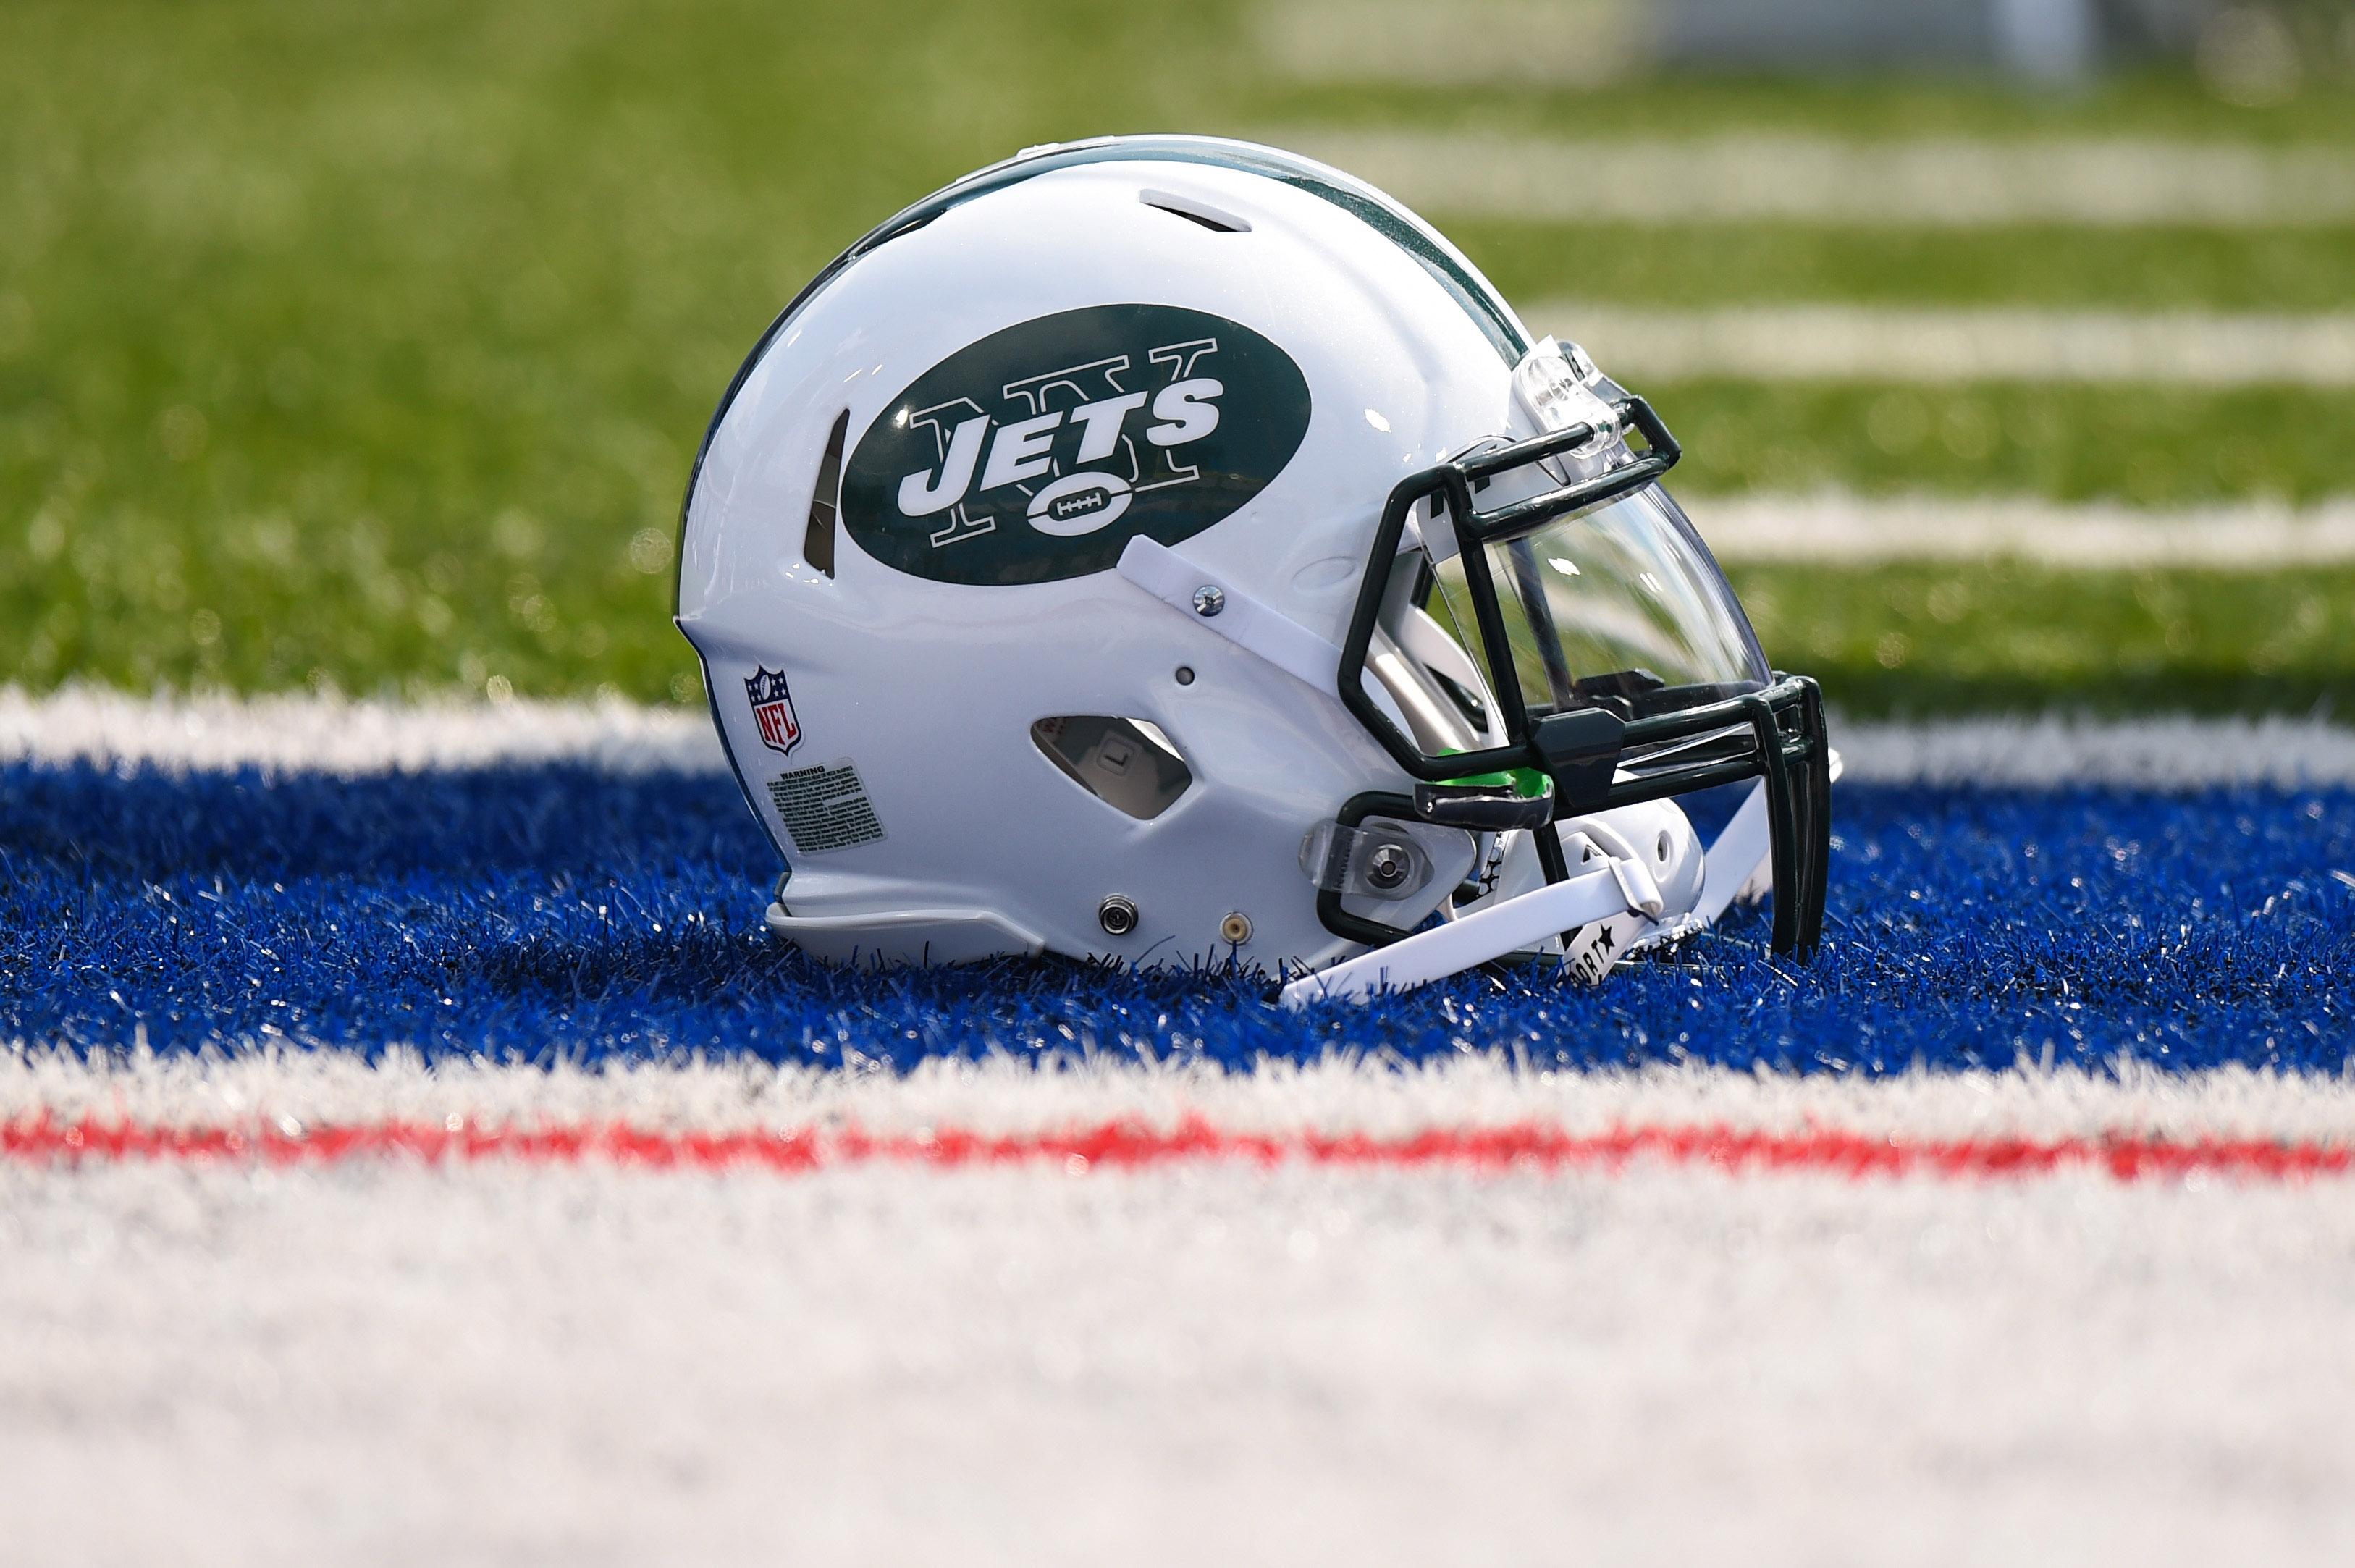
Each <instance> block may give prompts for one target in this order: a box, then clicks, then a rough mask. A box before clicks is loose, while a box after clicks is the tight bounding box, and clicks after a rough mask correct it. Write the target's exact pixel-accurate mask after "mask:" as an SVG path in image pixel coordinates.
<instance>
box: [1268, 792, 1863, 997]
mask: <svg viewBox="0 0 2355 1568" xmlns="http://www.w3.org/2000/svg"><path fill="white" fill-rule="evenodd" d="M1834 767H1835V769H1837V767H1838V764H1837V763H1835V764H1834ZM1834 776H1838V775H1837V773H1835V775H1834ZM1541 831H1550V829H1541ZM1771 848H1773V833H1772V830H1771V829H1770V828H1769V827H1767V824H1766V784H1765V782H1764V780H1761V781H1759V782H1758V783H1757V784H1753V785H1751V787H1750V794H1749V795H1748V796H1747V797H1745V798H1744V799H1743V801H1742V808H1741V809H1740V810H1738V811H1736V812H1735V813H1734V814H1733V820H1732V821H1731V822H1729V823H1727V824H1726V825H1725V831H1724V832H1722V833H1721V834H1719V835H1718V836H1717V841H1716V842H1715V843H1713V844H1711V845H1710V847H1709V849H1708V851H1707V853H1706V854H1705V855H1704V856H1703V857H1702V860H1701V886H1700V897H1699V899H1698V900H1696V901H1695V902H1694V904H1693V907H1692V911H1691V912H1690V913H1689V914H1688V915H1684V916H1682V917H1672V918H1671V921H1670V922H1669V923H1665V924H1664V923H1662V922H1661V920H1660V917H1661V915H1662V913H1663V912H1664V909H1665V905H1664V903H1663V901H1662V899H1661V896H1660V887H1659V884H1658V883H1657V881H1656V880H1654V879H1653V876H1652V871H1651V868H1649V867H1648V866H1646V865H1645V864H1644V863H1643V861H1642V860H1641V859H1636V858H1632V857H1622V856H1614V855H1612V854H1610V853H1608V852H1607V851H1605V850H1604V849H1602V848H1599V847H1595V846H1593V845H1592V844H1591V842H1590V844H1589V853H1588V856H1587V858H1586V859H1584V860H1583V861H1582V864H1583V865H1584V866H1588V867H1593V868H1594V869H1591V870H1586V871H1583V872H1582V874H1581V875H1578V876H1574V877H1572V878H1571V879H1569V880H1567V881H1561V882H1555V883H1553V884H1551V885H1550V886H1548V887H1543V888H1539V889H1537V890H1536V891H1531V892H1526V893H1523V894H1521V895H1519V896H1518V897H1517V898H1508V899H1502V900H1499V901H1497V902H1495V903H1493V904H1490V905H1489V906H1488V907H1487V908H1485V909H1477V910H1474V911H1472V912H1470V913H1468V914H1463V915H1459V916H1457V917H1456V918H1455V919H1454V920H1451V921H1447V922H1445V923H1442V924H1439V925H1435V926H1433V927H1431V928H1429V929H1428V930H1424V931H1418V932H1416V933H1414V934H1413V935H1412V936H1407V937H1402V938H1401V939H1400V940H1398V941H1396V942H1393V943H1391V944H1389V945H1388V946H1386V947H1377V948H1375V949H1374V950H1373V951H1372V952H1370V953H1366V954H1361V955H1359V956H1358V957H1355V958H1351V959H1348V960H1345V961H1344V962H1342V963H1339V964H1336V965H1333V966H1332V967H1331V968H1329V969H1321V970H1319V971H1317V972H1316V974H1314V975H1304V976H1301V977H1300V978H1299V979H1297V980H1295V981H1293V982H1292V983H1291V984H1290V985H1288V986H1286V987H1284V992H1283V997H1282V1000H1283V1002H1284V1006H1285V1007H1287V1008H1304V1007H1306V1006H1307V1005H1308V1004H1310V1003H1311V1002H1321V1001H1327V1000H1349V1001H1363V1000H1365V999H1367V998H1368V997H1374V996H1378V995H1380V994H1381V993H1383V992H1386V991H1407V990H1412V989H1413V988H1414V987H1417V986H1427V985H1429V984H1430V983H1431V982H1432V981H1433V980H1444V979H1446V978H1447V977H1448V976H1451V975H1460V974H1462V973H1463V972H1464V971H1465V970H1466V969H1471V968H1476V967H1477V966H1478V965H1482V964H1488V963H1493V962H1494V961H1495V960H1497V959H1499V958H1502V957H1504V956H1505V955H1507V954H1508V953H1525V952H1528V951H1529V950H1530V949H1532V948H1537V947H1541V946H1543V945H1544V944H1546V943H1548V942H1550V941H1552V940H1554V939H1555V938H1557V937H1559V936H1561V933H1564V932H1566V931H1575V930H1577V929H1579V928H1580V927H1582V926H1595V925H1601V924H1604V923H1610V924H1611V926H1612V928H1613V929H1616V930H1625V931H1626V932H1627V933H1628V935H1627V937H1626V939H1625V941H1624V942H1622V943H1621V944H1620V951H1621V952H1623V953H1624V952H1626V951H1628V950H1630V949H1633V948H1635V947H1638V946H1641V945H1643V944H1645V943H1646V942H1647V941H1652V940H1657V939H1658V938H1659V937H1660V936H1662V935H1664V934H1679V935H1680V934H1683V933H1688V932H1690V931H1695V930H1698V929H1700V927H1702V926H1706V925H1710V924H1713V923H1715V922H1716V920H1717V918H1718V917H1719V916H1720V915H1721V914H1723V913H1724V912H1726V910H1727V909H1728V908H1729V907H1730V906H1731V905H1732V903H1733V901H1734V900H1735V899H1737V898H1741V897H1742V896H1744V894H1745V893H1746V894H1748V895H1749V896H1751V897H1753V898H1754V897H1762V896H1764V893H1765V891H1767V889H1768V888H1769V887H1771V886H1772V885H1773V872H1772V869H1771V868H1770V867H1769V865H1768V863H1767V857H1768V852H1769V850H1770V849H1771ZM1688 886H1689V884H1688ZM1614 961H1615V958H1614V957H1611V956H1606V957H1605V958H1604V961H1603V962H1602V964H1601V965H1600V967H1599V968H1597V969H1595V970H1594V971H1593V973H1592V975H1591V976H1587V977H1590V978H1594V979H1600V978H1601V977H1602V975H1603V973H1604V972H1607V970H1608V969H1609V967H1610V965H1611V963H1612V962H1614Z"/></svg>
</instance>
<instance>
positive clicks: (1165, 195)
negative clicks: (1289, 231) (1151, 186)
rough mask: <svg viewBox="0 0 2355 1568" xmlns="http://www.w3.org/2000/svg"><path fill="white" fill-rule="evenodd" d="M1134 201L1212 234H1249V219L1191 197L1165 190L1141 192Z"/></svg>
mask: <svg viewBox="0 0 2355 1568" xmlns="http://www.w3.org/2000/svg"><path fill="white" fill-rule="evenodd" d="M1136 199H1137V200H1139V201H1141V202H1143V203H1145V205H1146V206H1147V207H1149V208H1153V209H1154V210H1155V211H1156V212H1166V213H1167V214H1169V216H1170V217H1172V218H1182V219H1186V220H1187V221H1188V223H1199V224H1200V225H1201V226H1202V227H1203V228H1205V229H1209V230H1210V231H1211V232H1212V233H1214V234H1248V233H1250V232H1251V220H1250V219H1247V218H1238V217H1236V216H1235V215H1234V214H1233V213H1231V212H1221V211H1220V209H1219V208H1215V207H1212V206H1210V205H1209V203H1207V202H1200V201H1196V200H1195V199H1194V198H1193V197H1187V196H1172V195H1171V194H1169V192H1167V191H1166V190H1141V191H1138V192H1137V193H1136Z"/></svg>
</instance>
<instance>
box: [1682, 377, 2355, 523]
mask: <svg viewBox="0 0 2355 1568" xmlns="http://www.w3.org/2000/svg"><path fill="white" fill-rule="evenodd" d="M1636 390H1638V391H1640V392H1642V393H1643V394H1644V395H1645V396H1646V398H1647V399H1649V400H1650V401H1651V402H1652V404H1653V406H1654V407H1655V408H1657V410H1658V411H1659V412H1660V414H1661V417H1662V418H1664V419H1665V420H1666V421H1668V428H1669V429H1670V430H1672V431H1674V432H1676V434H1677V437H1678V440H1679V441H1681V442H1682V443H1684V447H1685V460H1684V464H1683V465H1682V466H1681V467H1680V468H1679V469H1678V473H1677V477H1678V482H1679V483H1680V484H1681V485H1684V486H1685V487H1686V488H1689V489H1691V490H1694V491H1696V492H1723V491H1727V490H1742V489H1758V490H1817V489H1823V488H1828V487H1832V486H1841V487H1847V488H1852V489H1858V490H1864V491H1899V490H1943V491H1950V492H1954V493H1956V494H1977V493H1981V492H1993V493H1996V494H1999V495H2021V494H2025V495H2037V496H2052V497H2056V498H2059V499H2062V500H2092V499H2096V498H2116V499H2122V500H2125V501H2128V502H2132V503H2135V504H2137V505H2143V506H2152V507H2165V506H2172V505H2182V504H2187V503H2192V502H2203V501H2223V500H2231V499H2234V498H2241V497H2249V496H2271V497H2286V498H2289V499H2294V500H2314V499H2317V498H2318V497H2321V496H2330V495H2339V494H2344V493H2347V492H2349V491H2355V440H2350V432H2355V391H2338V390H2333V391H2327V392H2318V391H2312V390H2306V389H2296V388H2246V389H2233V390H2230V391H2211V392H2196V391H2168V390H2164V389H2154V388H2147V387H2055V386H2044V385H2015V386H1965V387H1912V386H1887V387H1872V386H1851V385H1845V384H1836V385H1817V384H1802V385H1796V386H1773V385H1763V384H1761V383H1758V382H1753V381H1701V382H1689V383H1681V384H1679V383H1673V382H1671V383H1665V384H1654V383H1642V382H1639V383H1638V384H1637V386H1636Z"/></svg>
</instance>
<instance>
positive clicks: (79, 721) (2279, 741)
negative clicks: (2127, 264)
mask: <svg viewBox="0 0 2355 1568" xmlns="http://www.w3.org/2000/svg"><path fill="white" fill-rule="evenodd" d="M1838 745H1839V748H1840V752H1841V755H1842V756H1843V757H1844V758H1845V759H1846V760H1847V765H1848V773H1847V776H1848V777H1849V779H1851V780H1854V781H1856V782H1859V783H1916V782H1919V783H1934V784H2012V785H2049V784H2071V783H2076V784H2122V785H2127V786H2132V787H2137V788H2151V789H2198V788H2205V787H2210V786H2213V785H2220V784H2280V785H2285V786H2296V785H2300V784H2350V783H2355V730H2350V729H2343V728H2339V727H2337V726H2334V725H2331V724H2328V723H2325V722H2322V721H2319V720H2295V719H2254V720H2253V719H2184V718H2166V717H2160V718H2152V719H2137V720H2081V719H2073V718H2062V717H2048V718H2042V719H1959V720H1936V721H1934V722H1929V723H1923V724H1887V723H1876V722H1849V721H1847V720H1841V721H1840V722H1839V724H1838ZM11 761H34V762H41V763H71V762H96V763H101V764H104V765H108V766H118V767H120V766H142V765H144V766H151V767H157V768H162V769H165V770H168V771H199V772H204V771H217V770H221V769H229V768H236V767H258V768H262V769H265V770H277V771H282V772H294V771H302V772H317V773H332V774H338V775H354V776H357V775H366V774H378V773H401V772H414V771H419V770H422V769H431V768H471V767H491V766H502V765H506V766H538V765H547V764H551V763H568V764H577V765H580V766H584V767H590V768H596V769H603V770H608V771H613V772H620V773H641V772H645V771H646V770H648V769H652V768H675V769H680V770H684V771H687V772H694V773H710V774H714V775H722V776H724V775H725V773H726V772H727V762H726V759H725V758H724V757H723V756H722V755H721V753H720V751H719V742H718V741H716V740H715V739H714V738H713V736H712V734H711V731H710V721H709V720H708V719H707V718H705V717H704V716H703V715H702V714H701V713H699V712H697V711H694V710H691V709H634V708H630V707H627V706H624V705H622V704H601V705H595V706H589V705H581V706H575V705H571V704H567V703H562V702H531V701H521V700H518V701H516V702H512V703H508V704H505V705H502V706H498V707H492V706H489V705H486V704H473V705H469V704H466V703H462V702H456V701H453V702H450V703H446V704H442V703H427V704H421V705H419V706H416V707H404V706H402V705H400V704H397V703H378V702H345V701H340V700H336V699H319V698H314V697H309V696H286V697H258V698H250V699H236V698H228V697H206V698H198V699H173V698H169V697H125V696H122V695H120V694H117V693H113V692H108V691H101V690H98V689H95V688H73V689H69V690H66V691H61V692H58V693H54V694H51V695H49V696H46V697H40V698H28V697H27V696H25V695H24V694H23V693H21V692H17V691H14V690H9V689H6V688H0V763H6V762H11Z"/></svg>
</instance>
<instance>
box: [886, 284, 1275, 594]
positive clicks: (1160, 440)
mask: <svg viewBox="0 0 2355 1568" xmlns="http://www.w3.org/2000/svg"><path fill="white" fill-rule="evenodd" d="M1307 429H1308V387H1307V382H1306V381H1305V379H1303V377H1302V376H1301V374H1300V368H1299V367H1298V366H1296V365H1295V364H1294V363H1293V362H1292V359H1291V357H1290V356H1288V355H1286V354H1285V353H1284V350H1282V349H1281V348H1278V347H1276V346H1275V345H1274V344H1273V343H1271V342H1269V341H1268V340H1267V339H1266V338H1265V337H1263V336H1260V335H1259V334H1258V333H1256V332H1253V331H1252V330H1251V329H1250V328H1249V327H1246V326H1243V325H1241V324H1240V323H1237V322H1232V321H1228V320H1226V319H1224V318H1222V317H1220V316H1215V315H1208V314H1205V313H1204V312H1201V311H1194V310H1181V309H1178V308H1177V307H1175V306H1170V305H1145V304H1126V305H1099V306H1096V307H1094V308H1092V309H1088V310H1075V311H1065V312H1063V313H1061V314H1060V315H1050V316H1042V317H1039V319H1037V320H1035V321H1028V322H1024V323H1023V324H1021V325H1018V326H1012V327H1008V328H1007V329H1006V330H1004V331H1002V332H997V333H993V334H992V335H990V336H987V337H985V338H983V339H982V340H981V341H979V342H977V343H975V344H973V345H971V346H970V347H966V348H964V349H963V350H961V351H959V352H958V353H956V354H954V355H951V356H950V357H948V358H946V359H944V360H943V361H942V362H941V363H940V364H938V365H936V366H934V367H933V368H932V369H931V370H929V371H927V372H926V373H925V374H924V375H923V376H922V377H921V378H919V379H917V380H916V382H915V383H914V384H913V385H911V386H910V387H909V388H908V389H906V390H905V391H903V392H901V393H900V396H899V397H898V398H896V399H895V400H892V402H891V403H890V405H889V406H888V407H887V408H886V409H885V410H884V411H883V412H882V414H881V415H880V416H879V417H878V418H877V419H876V420H875V421H874V422H873V423H872V424H871V425H869V426H868V431H867V433H866V434H865V435H864V436H863V437H862V438H861V439H860V441H859V443H858V450H857V451H856V452H854V453H852V454H851V459H850V463H849V465H848V467H847V470H846V472H845V475H844V481H843V490H842V520H843V526H844V528H846V529H847V530H848V531H849V533H850V535H851V537H852V538H854V539H857V540H858V542H859V543H860V544H861V545H862V546H864V547H865V548H866V549H867V550H868V553H870V554H872V555H874V556H875V557H876V558H877V559H878V560H882V561H883V562H885V563H886V564H887V565H890V566H893V567H897V568H898V569H899V570H900V571H907V572H911V573H913V574H915V575H916V576H919V577H928V578H932V579H933V580H935V581H943V582H966V583H980V584H993V585H995V584H1007V583H1022V582H1046V581H1055V580H1057V579H1060V578H1066V577H1078V576H1082V575H1084V574H1085V573H1088V572H1092V571H1104V570H1106V569H1107V568H1109V567H1111V566H1112V565H1113V564H1114V562H1115V561H1117V560H1119V559H1120V552H1121V550H1122V549H1123V548H1124V546H1125V545H1126V544H1127V543H1128V541H1129V540H1130V539H1134V538H1135V537H1137V536H1138V535H1144V536H1146V537H1148V538H1151V539H1157V540H1158V541H1160V542H1161V543H1163V544H1176V543H1177V542H1178V541H1179V540H1180V539H1187V538H1189V537H1190V536H1192V535H1194V534H1197V533H1199V532H1201V531H1202V530H1203V529H1204V528H1209V527H1210V526H1211V525H1212V524H1214V523H1217V522H1219V521H1220V520H1221V519H1223V518H1225V517H1229V516H1231V515H1232V514H1233V513H1234V512H1235V511H1236V510H1237V509H1238V508H1239V507H1241V506H1242V505H1243V504H1244V503H1245V502H1247V501H1249V500H1250V499H1251V498H1252V496H1256V495H1257V494H1259V492H1260V491H1261V490H1263V489H1264V488H1266V486H1267V485H1268V484H1269V483H1270V482H1271V481H1272V480H1273V479H1274V477H1275V476H1276V475H1277V474H1278V473H1279V472H1281V471H1282V469H1283V468H1284V464H1286V463H1288V462H1290V461H1291V458H1292V455H1293V453H1295V452H1296V451H1298V450H1299V447H1300V443H1301V440H1302V438H1303V437H1304V436H1305V434H1306V433H1307Z"/></svg>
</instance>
